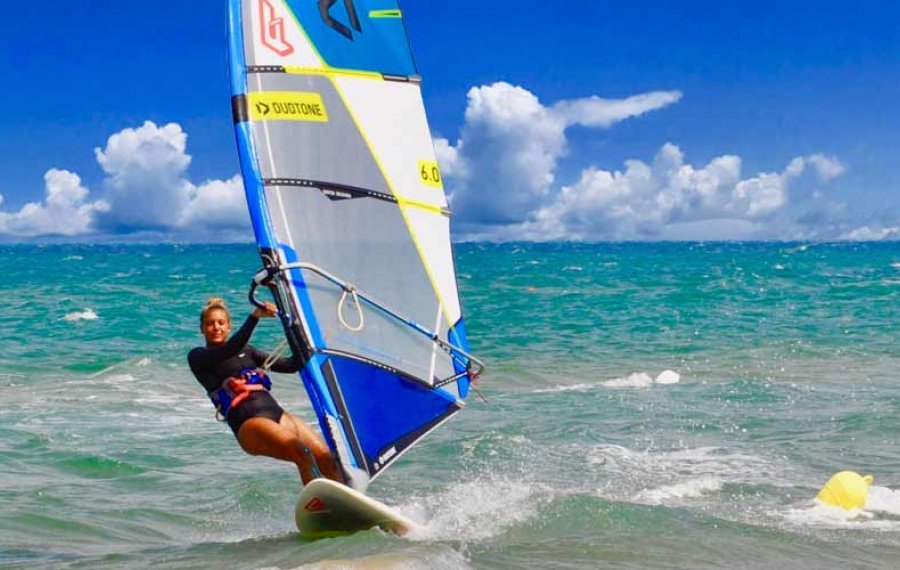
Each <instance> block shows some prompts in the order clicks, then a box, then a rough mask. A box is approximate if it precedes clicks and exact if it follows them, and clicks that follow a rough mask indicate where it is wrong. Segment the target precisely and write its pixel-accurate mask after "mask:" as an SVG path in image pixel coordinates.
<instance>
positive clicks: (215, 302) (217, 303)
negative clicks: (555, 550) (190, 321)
mask: <svg viewBox="0 0 900 570" xmlns="http://www.w3.org/2000/svg"><path fill="white" fill-rule="evenodd" d="M213 309H220V310H222V311H225V314H226V315H227V316H228V322H231V312H229V310H228V307H227V306H226V305H225V299H221V298H219V297H210V298H209V299H207V300H206V304H205V305H203V310H201V311H200V326H201V327H202V326H203V322H204V321H205V320H206V314H207V313H209V312H210V311H212V310H213Z"/></svg>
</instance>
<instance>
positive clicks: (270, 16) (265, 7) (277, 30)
mask: <svg viewBox="0 0 900 570" xmlns="http://www.w3.org/2000/svg"><path fill="white" fill-rule="evenodd" d="M259 26H260V31H261V40H262V44H263V45H264V46H266V47H267V48H269V49H270V50H272V51H273V52H275V53H277V54H278V55H280V56H281V57H285V56H288V55H291V54H292V53H294V46H293V45H291V43H290V42H289V41H288V40H287V37H286V32H285V28H284V18H280V17H278V15H277V14H276V13H275V6H273V5H272V3H271V1H270V0H259Z"/></svg>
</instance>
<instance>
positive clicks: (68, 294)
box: [0, 243, 900, 570]
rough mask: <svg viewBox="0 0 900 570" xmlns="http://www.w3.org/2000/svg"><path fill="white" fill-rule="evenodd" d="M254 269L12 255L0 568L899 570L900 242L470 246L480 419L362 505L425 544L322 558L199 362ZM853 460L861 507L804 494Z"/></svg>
mask: <svg viewBox="0 0 900 570" xmlns="http://www.w3.org/2000/svg"><path fill="white" fill-rule="evenodd" d="M258 264H259V263H258V259H257V257H256V254H255V251H254V248H253V247H252V246H250V245H229V246H202V245H190V246H180V245H164V246H135V245H131V246H112V245H104V246H76V245H66V246H62V245H56V246H2V247H0V391H2V392H0V393H2V395H3V397H2V400H0V566H2V567H4V568H91V569H93V568H101V569H106V568H279V569H294V568H423V569H429V570H435V569H444V568H447V569H459V568H496V569H500V568H570V569H582V568H584V569H587V568H635V569H637V568H786V567H790V568H792V569H803V568H809V569H813V568H873V569H874V568H879V569H883V568H898V567H900V562H898V561H900V441H898V435H897V433H898V430H897V427H898V425H900V382H898V380H897V370H898V368H900V355H898V351H897V346H898V340H900V244H898V243H894V244H814V245H803V244H705V245H704V244H606V245H571V244H567V245H516V244H511V245H484V244H465V245H461V246H459V247H458V248H457V269H458V271H459V273H460V285H461V291H462V296H463V301H464V306H465V309H466V312H467V315H468V324H469V331H470V336H471V339H472V343H473V348H474V350H475V352H476V353H477V354H479V355H480V356H483V357H484V359H485V360H486V361H487V363H488V366H489V371H488V373H487V374H486V376H485V377H484V379H483V391H484V394H485V396H486V398H487V400H488V402H487V403H484V402H482V401H480V400H478V399H477V398H476V399H472V400H471V403H470V405H469V407H468V409H466V410H464V411H463V413H461V414H459V415H458V416H457V417H456V418H455V419H454V420H452V421H451V422H450V423H448V424H447V425H446V426H444V428H443V429H441V430H439V431H438V432H436V433H435V434H433V435H432V436H429V438H428V439H426V441H425V442H424V443H423V444H422V445H420V446H419V447H417V448H416V449H414V450H412V451H411V452H409V453H408V454H407V455H405V456H404V458H403V459H401V460H400V461H399V462H398V463H397V464H396V465H395V466H394V467H393V468H392V469H391V470H390V471H389V472H387V473H386V474H385V475H384V476H383V477H382V478H380V479H379V480H377V481H376V482H375V484H373V486H372V488H371V489H370V493H371V494H372V495H373V496H375V497H377V498H380V499H382V500H384V501H385V502H387V503H389V504H393V505H396V506H398V507H399V508H400V509H401V510H402V511H403V512H404V513H406V514H407V515H409V516H411V517H413V518H415V519H417V520H419V521H421V522H423V523H424V525H425V527H426V530H425V531H424V532H423V533H422V535H420V536H413V537H411V538H408V539H399V538H396V537H392V536H386V535H383V534H381V533H380V532H378V531H370V532H365V533H360V534H357V535H354V536H350V537H345V538H338V539H330V540H322V541H317V542H304V541H302V540H300V539H299V538H298V537H297V536H296V534H295V532H294V528H293V514H292V513H293V507H294V501H295V499H296V496H297V493H298V489H299V484H298V482H297V481H296V475H295V471H296V470H295V469H294V468H293V467H292V466H291V465H288V464H282V463H279V462H276V461H273V460H269V459H265V458H255V457H249V456H246V455H244V454H243V453H242V452H241V451H240V449H239V448H238V447H237V445H236V444H235V442H234V440H233V438H232V436H231V435H230V432H229V431H228V429H227V428H226V427H223V426H222V425H220V424H218V423H217V422H215V421H214V419H213V415H212V409H211V406H210V405H209V403H208V402H207V401H206V399H205V397H204V395H203V394H202V392H201V390H200V388H199V385H197V384H196V382H195V380H194V379H193V378H192V377H191V375H190V372H189V371H188V369H187V366H186V362H185V354H186V352H187V351H188V350H189V349H190V348H191V347H192V346H194V345H196V344H199V342H200V340H201V339H200V335H199V331H198V329H197V312H198V310H199V307H200V305H201V304H202V302H203V300H204V299H205V298H206V297H208V296H211V295H220V296H224V297H226V298H227V299H228V300H229V302H230V304H231V306H232V307H233V308H234V309H235V310H236V312H237V313H238V315H240V314H241V313H244V312H245V311H246V310H248V309H245V306H246V305H245V303H246V301H245V296H246V290H247V286H248V284H249V280H250V277H251V275H252V273H253V271H254V270H255V269H256V268H257V267H258ZM279 338H280V333H279V330H278V328H277V325H276V324H274V323H273V322H266V323H265V324H264V325H263V326H261V327H260V328H259V329H258V332H257V334H256V336H255V338H254V343H255V344H257V345H258V346H261V347H271V346H274V345H275V344H276V343H277V341H278V340H279ZM667 370H670V371H673V372H674V373H676V374H677V375H678V381H677V382H674V383H659V382H657V381H656V380H657V379H658V378H659V379H660V380H665V379H666V378H669V379H670V380H671V379H674V378H675V376H673V375H672V374H668V375H663V376H662V377H660V375H661V373H662V372H663V371H667ZM276 395H277V396H278V398H279V400H281V401H282V403H283V404H284V405H285V407H287V408H288V409H290V410H292V411H295V412H297V413H298V414H300V415H301V416H305V417H306V418H310V417H311V414H310V408H309V406H308V405H307V404H306V402H305V400H304V397H303V394H302V390H301V389H300V386H299V383H298V382H296V380H295V379H294V378H292V377H290V376H280V377H278V378H276ZM843 469H853V470H857V471H860V472H864V473H872V474H873V475H874V476H875V485H874V486H873V487H872V490H871V493H870V496H869V501H868V503H867V505H866V508H865V509H864V510H863V511H858V512H854V513H844V512H842V511H835V510H832V509H830V508H827V507H823V506H820V505H817V504H816V503H815V502H814V501H813V497H814V496H815V494H816V492H817V491H818V489H819V487H821V485H822V484H824V482H825V481H826V480H827V479H828V478H829V477H830V476H831V475H832V474H833V473H835V472H837V471H840V470H843Z"/></svg>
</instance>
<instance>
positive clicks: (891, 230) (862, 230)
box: [840, 226, 900, 241]
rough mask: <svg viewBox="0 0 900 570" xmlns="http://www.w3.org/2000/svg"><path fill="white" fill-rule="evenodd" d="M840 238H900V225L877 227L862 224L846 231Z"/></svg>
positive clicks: (873, 239)
mask: <svg viewBox="0 0 900 570" xmlns="http://www.w3.org/2000/svg"><path fill="white" fill-rule="evenodd" d="M840 239H844V240H850V241H880V240H900V226H897V227H875V228H870V227H869V226H862V227H859V228H856V229H855V230H853V231H850V232H847V233H845V234H844V235H842V236H841V238H840Z"/></svg>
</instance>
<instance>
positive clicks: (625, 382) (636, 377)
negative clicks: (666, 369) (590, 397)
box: [603, 372, 653, 388]
mask: <svg viewBox="0 0 900 570" xmlns="http://www.w3.org/2000/svg"><path fill="white" fill-rule="evenodd" d="M603 385H604V386H606V387H607V388H648V387H650V386H652V385H653V378H652V377H651V376H650V375H649V374H647V373H646V372H635V373H634V374H631V375H630V376H626V377H624V378H616V379H614V380H607V381H606V382H603Z"/></svg>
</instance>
